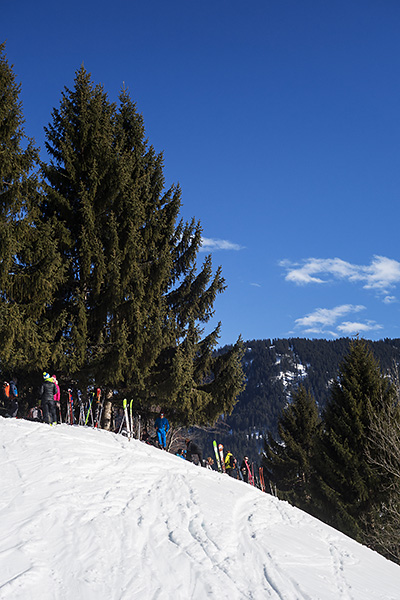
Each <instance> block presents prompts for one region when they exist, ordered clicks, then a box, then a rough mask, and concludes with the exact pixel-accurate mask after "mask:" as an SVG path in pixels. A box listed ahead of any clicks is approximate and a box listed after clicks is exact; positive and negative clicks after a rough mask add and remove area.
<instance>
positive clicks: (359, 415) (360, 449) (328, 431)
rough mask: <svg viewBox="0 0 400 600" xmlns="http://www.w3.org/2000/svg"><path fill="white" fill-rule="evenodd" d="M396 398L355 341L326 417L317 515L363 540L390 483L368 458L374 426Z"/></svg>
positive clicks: (360, 343)
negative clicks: (380, 414) (364, 532)
mask: <svg viewBox="0 0 400 600" xmlns="http://www.w3.org/2000/svg"><path fill="white" fill-rule="evenodd" d="M393 397H394V388H393V386H392V385H391V384H390V382H389V381H388V380H387V379H386V378H384V377H383V376H382V375H381V372H380V368H379V365H378V363H377V362H376V360H375V359H374V357H373V355H372V353H371V351H370V350H369V348H368V347H367V345H366V343H365V342H364V341H362V340H355V341H353V342H352V343H351V346H350V351H349V354H348V355H347V356H346V357H345V359H344V360H343V362H342V364H341V366H340V369H339V378H338V380H337V381H336V382H335V383H334V385H333V388H332V392H331V399H330V401H329V403H328V404H327V406H326V409H325V411H324V415H323V421H324V426H323V431H322V435H321V437H320V439H319V443H318V448H317V452H316V455H315V456H316V460H315V470H316V481H315V494H314V499H315V500H316V507H317V510H316V513H317V516H319V517H320V518H322V519H323V520H325V521H327V522H328V523H329V524H331V525H333V526H334V527H337V528H338V529H340V530H341V531H343V532H344V533H347V534H348V535H350V536H352V537H354V538H355V539H358V540H360V541H362V540H363V529H367V528H368V526H370V524H371V522H372V521H373V519H374V516H375V514H376V513H377V511H378V510H379V505H380V503H381V502H382V501H383V500H384V498H385V487H386V485H387V478H386V476H385V474H384V473H383V472H382V470H381V469H380V468H378V467H376V466H374V465H373V464H371V462H370V461H369V460H368V459H367V452H368V450H369V449H370V444H371V443H370V429H371V423H372V422H373V421H374V420H375V419H376V418H377V415H378V414H379V413H380V412H381V411H382V410H383V409H384V407H385V406H386V405H387V404H388V403H391V402H392V401H393Z"/></svg>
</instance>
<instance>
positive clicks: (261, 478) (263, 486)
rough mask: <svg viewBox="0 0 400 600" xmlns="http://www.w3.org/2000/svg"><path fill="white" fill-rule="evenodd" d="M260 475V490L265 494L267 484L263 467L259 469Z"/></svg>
mask: <svg viewBox="0 0 400 600" xmlns="http://www.w3.org/2000/svg"><path fill="white" fill-rule="evenodd" d="M258 473H259V476H260V488H261V491H262V492H265V482H264V469H263V468H262V467H258Z"/></svg>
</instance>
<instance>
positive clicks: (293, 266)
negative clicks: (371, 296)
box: [280, 256, 400, 303]
mask: <svg viewBox="0 0 400 600" xmlns="http://www.w3.org/2000/svg"><path fill="white" fill-rule="evenodd" d="M280 265H281V266H282V267H284V268H285V269H286V271H287V273H286V277H285V279H286V281H290V282H293V283H296V284H297V285H307V284H309V283H316V284H323V283H328V282H329V281H332V280H347V281H349V282H353V283H354V282H359V283H362V284H363V287H364V288H365V289H374V290H377V291H378V292H379V293H381V294H385V296H386V298H385V302H387V303H388V302H394V301H395V298H394V296H388V295H387V294H388V292H389V290H390V289H393V288H394V287H395V286H396V285H397V284H398V283H400V262H399V261H397V260H393V259H391V258H387V257H385V256H374V257H373V259H372V261H371V263H370V264H369V265H356V264H352V263H349V262H347V261H344V260H342V259H341V258H307V259H305V260H303V261H301V262H300V263H293V262H289V261H286V260H285V261H281V262H280Z"/></svg>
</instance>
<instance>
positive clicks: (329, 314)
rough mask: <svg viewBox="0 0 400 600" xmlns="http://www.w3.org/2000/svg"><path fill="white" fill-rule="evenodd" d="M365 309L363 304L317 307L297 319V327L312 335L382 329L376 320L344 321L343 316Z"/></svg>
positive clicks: (335, 335)
mask: <svg viewBox="0 0 400 600" xmlns="http://www.w3.org/2000/svg"><path fill="white" fill-rule="evenodd" d="M362 310H365V306H363V305H362V304H341V305H340V306H335V307H334V308H316V309H315V310H314V311H313V312H311V313H309V314H308V315H306V316H305V317H302V318H300V319H296V328H297V329H299V328H300V329H302V331H303V333H306V334H312V335H331V336H333V337H337V336H338V335H355V334H356V333H361V334H364V333H367V332H368V331H374V330H378V329H382V326H381V325H379V324H378V323H376V321H371V320H366V321H365V322H361V321H342V319H343V317H345V316H347V315H349V314H352V313H358V312H360V311H362Z"/></svg>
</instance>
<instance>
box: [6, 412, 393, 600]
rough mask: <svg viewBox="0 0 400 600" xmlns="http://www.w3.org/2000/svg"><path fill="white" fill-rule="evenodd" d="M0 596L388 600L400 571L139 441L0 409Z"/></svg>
mask: <svg viewBox="0 0 400 600" xmlns="http://www.w3.org/2000/svg"><path fill="white" fill-rule="evenodd" d="M0 440H1V444H0V465H1V467H0V469H1V471H0V524H1V526H0V598H1V599H12V600H17V599H21V600H29V599H33V600H55V599H59V600H80V599H82V600H117V599H121V600H122V599H124V600H129V599H138V600H139V599H140V600H155V599H158V598H159V599H162V600H181V599H182V600H191V599H193V600H205V599H208V598H211V599H212V598H215V599H217V600H224V599H226V600H228V599H229V600H244V599H253V600H265V599H267V598H273V599H280V600H306V599H307V600H317V599H324V600H328V599H331V600H339V599H346V600H398V599H399V598H400V568H399V567H398V566H397V565H395V564H393V563H391V562H389V561H387V560H385V559H384V558H382V557H381V556H380V555H378V554H376V553H374V552H372V551H371V550H369V549H368V548H365V547H363V546H361V545H359V544H357V543H356V542H354V541H353V540H351V539H349V538H347V537H346V536H344V535H342V534H340V533H338V532H337V531H335V530H334V529H331V528H330V527H328V526H326V525H324V524H322V523H321V522H319V521H317V520H316V519H313V518H312V517H310V516H308V515H306V514H305V513H303V512H302V511H300V510H298V509H295V508H293V507H291V506H290V505H289V504H287V503H285V502H281V501H279V500H277V499H276V498H273V497H271V496H269V495H267V494H263V493H262V492H260V491H258V490H256V489H254V488H252V487H251V486H249V485H246V484H245V483H242V482H239V481H235V480H232V479H230V478H229V477H228V476H226V475H220V474H219V473H216V472H212V471H208V470H206V469H202V468H200V467H196V466H194V465H192V464H188V463H186V462H185V461H183V460H182V459H181V458H178V457H175V456H172V455H170V454H167V453H165V452H162V451H160V450H157V449H155V448H152V447H150V446H147V445H145V444H143V443H141V442H138V441H136V440H133V441H131V442H128V440H127V439H126V438H123V437H122V436H117V435H114V434H111V433H107V432H105V431H97V430H92V429H88V428H78V427H70V426H67V425H60V426H57V427H54V428H52V427H49V426H48V425H44V424H39V423H31V422H28V421H24V420H11V419H8V420H6V419H3V418H0Z"/></svg>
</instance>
